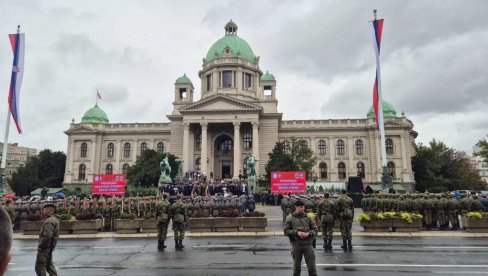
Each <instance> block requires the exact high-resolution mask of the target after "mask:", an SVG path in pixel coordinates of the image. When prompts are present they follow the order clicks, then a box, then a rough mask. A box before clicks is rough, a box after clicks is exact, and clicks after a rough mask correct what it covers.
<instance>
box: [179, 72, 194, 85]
mask: <svg viewBox="0 0 488 276" xmlns="http://www.w3.org/2000/svg"><path fill="white" fill-rule="evenodd" d="M176 83H177V84H192V82H191V80H190V79H189V78H188V77H187V76H186V74H183V76H181V77H179V78H177V79H176Z"/></svg>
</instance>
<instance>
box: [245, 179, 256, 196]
mask: <svg viewBox="0 0 488 276" xmlns="http://www.w3.org/2000/svg"><path fill="white" fill-rule="evenodd" d="M256 188H257V185H256V179H248V180H247V193H248V194H252V193H255V192H257V191H256Z"/></svg>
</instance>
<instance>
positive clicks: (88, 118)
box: [81, 104, 109, 124]
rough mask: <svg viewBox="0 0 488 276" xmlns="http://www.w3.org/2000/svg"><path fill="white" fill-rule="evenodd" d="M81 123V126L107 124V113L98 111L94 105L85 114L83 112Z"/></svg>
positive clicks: (98, 108)
mask: <svg viewBox="0 0 488 276" xmlns="http://www.w3.org/2000/svg"><path fill="white" fill-rule="evenodd" d="M81 123H82V124H108V123H109V121H108V117H107V113H105V111H103V110H102V109H100V107H98V105H97V104H96V105H95V106H94V107H92V108H90V109H89V110H88V111H87V112H85V115H83V118H81Z"/></svg>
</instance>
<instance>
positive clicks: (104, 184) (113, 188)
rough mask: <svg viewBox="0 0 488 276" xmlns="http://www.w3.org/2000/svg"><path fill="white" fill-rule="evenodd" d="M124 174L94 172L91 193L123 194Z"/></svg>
mask: <svg viewBox="0 0 488 276" xmlns="http://www.w3.org/2000/svg"><path fill="white" fill-rule="evenodd" d="M124 193H125V174H95V175H94V176H93V189H92V194H94V195H97V194H103V195H124Z"/></svg>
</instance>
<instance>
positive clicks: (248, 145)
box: [244, 132, 252, 150]
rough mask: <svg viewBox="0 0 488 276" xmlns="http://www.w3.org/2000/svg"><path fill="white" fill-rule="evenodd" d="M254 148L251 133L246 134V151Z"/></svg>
mask: <svg viewBox="0 0 488 276" xmlns="http://www.w3.org/2000/svg"><path fill="white" fill-rule="evenodd" d="M250 148H252V135H251V133H249V132H248V133H244V149H247V150H248V149H250Z"/></svg>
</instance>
